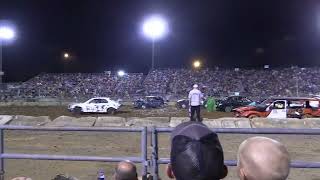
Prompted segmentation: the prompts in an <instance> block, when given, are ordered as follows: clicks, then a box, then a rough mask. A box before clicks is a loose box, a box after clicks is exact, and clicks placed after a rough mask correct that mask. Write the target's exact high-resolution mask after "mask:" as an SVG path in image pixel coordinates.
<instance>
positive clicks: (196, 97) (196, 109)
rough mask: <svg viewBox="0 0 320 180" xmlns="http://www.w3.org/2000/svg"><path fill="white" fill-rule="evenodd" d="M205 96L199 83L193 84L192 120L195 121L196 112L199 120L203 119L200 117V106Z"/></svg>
mask: <svg viewBox="0 0 320 180" xmlns="http://www.w3.org/2000/svg"><path fill="white" fill-rule="evenodd" d="M202 98H203V94H202V93H201V91H200V90H199V89H198V85H197V84H195V85H193V89H192V90H191V91H190V92H189V107H190V109H191V116H190V120H191V121H194V120H195V119H194V118H193V117H194V114H195V113H196V114H197V121H201V118H200V106H201V101H202Z"/></svg>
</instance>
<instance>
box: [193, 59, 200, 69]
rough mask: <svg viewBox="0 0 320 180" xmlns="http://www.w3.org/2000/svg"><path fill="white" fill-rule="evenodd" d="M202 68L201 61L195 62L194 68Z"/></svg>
mask: <svg viewBox="0 0 320 180" xmlns="http://www.w3.org/2000/svg"><path fill="white" fill-rule="evenodd" d="M200 66H201V62H200V61H199V60H196V61H194V62H193V67H195V68H199V67H200Z"/></svg>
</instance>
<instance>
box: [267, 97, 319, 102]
mask: <svg viewBox="0 0 320 180" xmlns="http://www.w3.org/2000/svg"><path fill="white" fill-rule="evenodd" d="M270 99H271V100H314V101H319V100H320V99H318V98H312V97H271V98H270Z"/></svg>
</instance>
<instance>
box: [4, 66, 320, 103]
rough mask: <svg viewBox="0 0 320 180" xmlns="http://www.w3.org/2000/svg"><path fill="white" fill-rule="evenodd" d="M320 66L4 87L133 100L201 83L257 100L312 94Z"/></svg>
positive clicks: (319, 83)
mask: <svg viewBox="0 0 320 180" xmlns="http://www.w3.org/2000/svg"><path fill="white" fill-rule="evenodd" d="M319 75H320V68H300V67H290V68H277V69H238V68H237V69H236V70H235V69H221V68H220V69H219V68H215V69H202V70H197V71H195V70H192V69H155V70H152V71H150V72H149V73H148V74H147V75H146V76H145V75H143V73H128V74H127V75H126V76H124V77H119V76H117V75H116V74H113V73H112V74H108V73H73V74H70V73H68V74H64V73H61V74H58V73H42V74H39V75H38V76H36V77H34V78H32V79H30V80H28V81H26V82H23V83H20V84H13V85H10V86H5V87H6V88H2V89H1V97H0V99H1V100H2V101H6V100H15V99H26V98H44V97H45V98H63V99H72V100H74V99H83V98H90V97H93V96H108V97H113V98H122V99H127V100H132V99H135V98H138V97H141V96H145V95H160V96H168V97H170V100H176V99H179V98H183V97H185V96H186V94H187V92H188V91H189V89H190V87H191V86H192V84H194V83H198V84H199V85H200V87H205V88H204V89H203V91H204V92H205V94H206V95H213V96H216V97H223V96H228V95H231V94H234V93H235V92H239V94H241V95H245V96H248V97H250V98H252V99H254V100H260V99H263V98H267V97H270V96H309V95H314V94H318V93H319V90H320V78H319V77H320V76H319Z"/></svg>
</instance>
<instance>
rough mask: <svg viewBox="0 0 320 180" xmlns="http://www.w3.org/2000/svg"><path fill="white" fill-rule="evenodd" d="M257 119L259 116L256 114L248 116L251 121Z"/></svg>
mask: <svg viewBox="0 0 320 180" xmlns="http://www.w3.org/2000/svg"><path fill="white" fill-rule="evenodd" d="M257 117H259V116H258V115H256V114H250V115H249V116H248V118H249V119H253V118H257Z"/></svg>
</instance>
